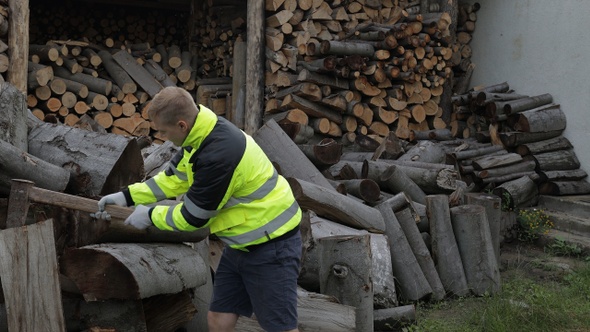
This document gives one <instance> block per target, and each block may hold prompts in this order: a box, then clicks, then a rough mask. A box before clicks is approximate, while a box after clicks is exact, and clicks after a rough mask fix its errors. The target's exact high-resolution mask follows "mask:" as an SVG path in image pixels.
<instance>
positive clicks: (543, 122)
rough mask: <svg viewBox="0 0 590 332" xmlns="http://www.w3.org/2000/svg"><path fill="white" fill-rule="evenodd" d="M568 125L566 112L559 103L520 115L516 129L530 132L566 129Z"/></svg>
mask: <svg viewBox="0 0 590 332" xmlns="http://www.w3.org/2000/svg"><path fill="white" fill-rule="evenodd" d="M565 126H566V118H565V113H563V111H562V110H561V108H560V107H559V105H556V106H555V107H553V108H546V109H542V110H530V111H526V112H523V113H520V114H519V115H518V122H517V123H516V124H515V125H514V129H515V130H518V131H524V132H529V133H538V132H548V131H556V130H564V129H565Z"/></svg>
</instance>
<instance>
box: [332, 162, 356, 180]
mask: <svg viewBox="0 0 590 332" xmlns="http://www.w3.org/2000/svg"><path fill="white" fill-rule="evenodd" d="M362 167H363V163H362V162H354V161H345V160H341V161H339V162H338V163H336V164H334V165H332V166H330V168H328V169H327V170H326V172H327V173H328V174H329V175H331V176H332V177H333V178H334V179H336V180H352V179H360V178H361V173H362Z"/></svg>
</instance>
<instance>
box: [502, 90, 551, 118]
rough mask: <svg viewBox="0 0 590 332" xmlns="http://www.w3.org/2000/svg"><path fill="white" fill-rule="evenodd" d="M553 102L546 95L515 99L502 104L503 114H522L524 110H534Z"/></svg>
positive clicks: (549, 96) (548, 95)
mask: <svg viewBox="0 0 590 332" xmlns="http://www.w3.org/2000/svg"><path fill="white" fill-rule="evenodd" d="M552 101H553V97H552V96H551V95H550V94H548V93H546V94H542V95H538V96H533V97H527V98H522V99H517V100H513V101H509V102H507V103H506V104H504V113H506V114H514V113H519V112H523V111H526V110H530V109H532V108H536V107H539V106H543V105H545V104H549V103H551V102H552Z"/></svg>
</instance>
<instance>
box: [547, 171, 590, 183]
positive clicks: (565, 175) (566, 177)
mask: <svg viewBox="0 0 590 332" xmlns="http://www.w3.org/2000/svg"><path fill="white" fill-rule="evenodd" d="M538 173H539V175H540V177H541V182H546V181H573V180H582V179H584V178H586V177H587V176H588V173H586V172H585V171H584V170H582V169H574V170H570V171H539V172H538Z"/></svg>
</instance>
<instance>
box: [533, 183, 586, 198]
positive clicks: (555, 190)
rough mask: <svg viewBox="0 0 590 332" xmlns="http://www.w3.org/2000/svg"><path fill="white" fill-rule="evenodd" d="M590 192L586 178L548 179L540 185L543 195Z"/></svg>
mask: <svg viewBox="0 0 590 332" xmlns="http://www.w3.org/2000/svg"><path fill="white" fill-rule="evenodd" d="M588 193H590V183H588V181H586V180H572V181H548V182H544V183H542V184H540V185H539V194H541V195H584V194H588Z"/></svg>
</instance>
